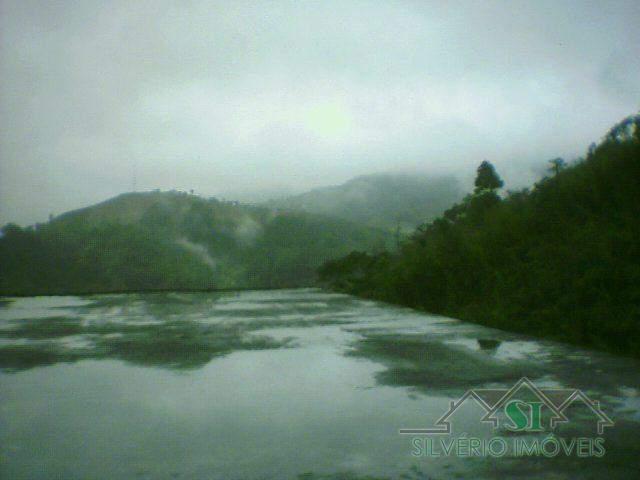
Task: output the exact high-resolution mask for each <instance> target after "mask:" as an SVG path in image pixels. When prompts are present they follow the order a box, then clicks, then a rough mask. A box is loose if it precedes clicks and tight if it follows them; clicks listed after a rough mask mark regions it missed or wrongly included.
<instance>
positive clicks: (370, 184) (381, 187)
mask: <svg viewBox="0 0 640 480" xmlns="http://www.w3.org/2000/svg"><path fill="white" fill-rule="evenodd" d="M462 196H463V194H462V189H461V187H460V185H459V182H458V180H457V179H456V178H455V177H452V176H435V177H430V176H426V175H410V174H390V173H389V174H376V175H364V176H360V177H356V178H354V179H351V180H349V181H348V182H346V183H344V184H342V185H337V186H331V187H322V188H316V189H314V190H311V191H310V192H306V193H302V194H300V195H294V196H290V197H287V198H284V199H279V200H272V201H270V202H267V205H269V206H274V207H277V208H284V209H293V210H303V211H307V212H311V213H320V214H325V215H333V216H337V217H340V218H344V219H347V220H352V221H354V222H361V223H365V224H367V225H371V226H376V227H381V228H386V229H395V228H396V227H398V226H400V228H401V229H403V230H409V231H410V230H413V229H414V228H415V227H416V226H418V225H420V224H422V223H425V222H427V221H430V220H432V219H434V218H435V217H437V216H438V215H440V214H441V213H442V212H444V211H445V210H446V209H447V208H449V207H450V206H451V205H453V204H454V203H455V202H457V201H459V200H460V199H462Z"/></svg>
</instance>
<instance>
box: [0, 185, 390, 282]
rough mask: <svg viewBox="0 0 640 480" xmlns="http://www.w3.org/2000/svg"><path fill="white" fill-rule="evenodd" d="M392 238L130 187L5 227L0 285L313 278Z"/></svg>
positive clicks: (311, 218)
mask: <svg viewBox="0 0 640 480" xmlns="http://www.w3.org/2000/svg"><path fill="white" fill-rule="evenodd" d="M389 241H390V236H389V234H388V233H385V232H383V231H381V230H379V229H375V228H371V227H367V226H362V225H357V224H355V223H353V222H349V221H346V220H341V219H335V218H330V217H326V216H322V215H317V214H311V213H304V212H274V211H272V210H270V209H268V208H266V207H256V206H248V205H241V204H239V203H237V202H221V201H218V200H216V199H215V198H211V199H204V198H201V197H198V196H195V195H189V194H186V193H181V192H175V191H174V192H160V191H154V192H145V193H127V194H123V195H120V196H117V197H115V198H112V199H110V200H107V201H105V202H102V203H99V204H97V205H93V206H90V207H87V208H83V209H80V210H75V211H71V212H67V213H65V214H63V215H60V216H58V217H56V218H54V219H52V220H51V221H50V222H49V223H46V224H39V225H36V226H35V227H27V228H21V227H19V226H17V225H13V224H9V225H5V226H4V227H3V229H2V237H1V238H0V267H1V268H0V293H2V294H47V293H65V292H99V291H123V290H153V289H200V288H203V289H206V288H239V287H246V288H252V287H259V288H265V287H281V286H287V287H294V286H301V285H310V284H312V283H313V282H314V281H315V270H316V267H317V266H318V265H320V264H321V263H322V262H324V261H326V260H328V259H331V258H334V257H337V256H340V255H343V254H345V253H347V252H349V251H350V250H353V249H354V248H355V249H366V250H370V251H371V250H376V249H377V250H380V249H383V248H385V247H386V246H387V245H388V244H389Z"/></svg>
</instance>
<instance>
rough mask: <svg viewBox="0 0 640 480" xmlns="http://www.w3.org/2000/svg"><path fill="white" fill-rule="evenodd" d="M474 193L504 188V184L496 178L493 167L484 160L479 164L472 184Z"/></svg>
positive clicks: (496, 174)
mask: <svg viewBox="0 0 640 480" xmlns="http://www.w3.org/2000/svg"><path fill="white" fill-rule="evenodd" d="M474 185H475V187H476V189H475V191H476V193H479V192H483V191H486V190H489V191H494V190H497V189H499V188H502V187H503V186H504V182H503V181H502V179H501V178H500V177H499V176H498V173H497V172H496V169H495V168H494V166H493V165H492V164H491V163H489V162H487V161H486V160H485V161H484V162H482V163H481V164H480V166H479V167H478V170H477V176H476V181H475V183H474Z"/></svg>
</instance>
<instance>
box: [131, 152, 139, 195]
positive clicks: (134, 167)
mask: <svg viewBox="0 0 640 480" xmlns="http://www.w3.org/2000/svg"><path fill="white" fill-rule="evenodd" d="M136 167H137V162H136V160H135V158H134V159H133V178H132V182H131V183H132V187H133V191H134V192H136V191H137V187H138V185H137V184H138V172H137V168H136Z"/></svg>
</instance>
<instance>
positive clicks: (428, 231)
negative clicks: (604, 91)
mask: <svg viewBox="0 0 640 480" xmlns="http://www.w3.org/2000/svg"><path fill="white" fill-rule="evenodd" d="M639 132H640V116H634V117H630V118H629V119H625V120H624V121H623V122H622V123H620V124H619V125H617V126H616V127H614V128H613V129H612V130H611V132H610V133H609V134H608V135H607V136H606V137H605V139H604V140H603V141H602V142H601V144H600V145H598V146H596V147H591V148H590V150H589V154H588V155H587V157H586V158H585V159H582V160H580V161H579V162H577V163H576V164H575V165H573V166H570V167H567V168H558V169H557V171H556V172H555V175H554V176H553V177H552V178H545V179H543V180H542V181H540V182H539V183H538V184H536V185H535V186H534V187H533V188H532V189H531V190H523V191H520V192H511V193H509V194H508V195H507V197H506V198H504V199H501V198H500V197H499V196H498V195H496V194H495V193H493V191H492V190H493V189H491V188H488V183H485V182H479V183H480V186H484V187H485V188H481V189H480V190H479V191H476V193H475V194H474V195H470V196H468V197H467V198H465V200H464V201H463V202H461V203H460V204H458V205H455V206H454V207H452V208H450V209H449V210H447V211H446V212H445V213H444V215H443V216H442V217H441V218H439V219H437V220H435V221H433V222H432V223H430V224H428V225H424V226H422V227H420V228H419V229H418V230H416V232H415V233H414V234H413V236H412V237H411V239H410V240H409V241H407V242H405V243H404V244H403V246H402V248H401V250H400V252H398V253H396V254H389V253H385V254H380V255H369V254H364V253H352V254H350V255H348V256H346V257H343V258H341V259H337V260H333V261H331V262H328V263H326V264H325V265H324V266H323V267H322V268H321V269H320V270H319V273H320V276H321V279H322V280H323V281H324V282H326V283H327V284H328V285H331V286H333V287H334V288H336V289H339V290H342V291H346V292H349V293H354V294H358V295H362V296H367V297H372V298H378V299H382V300H386V301H390V302H395V303H400V304H404V305H408V306H411V307H415V308H420V309H424V310H428V311H431V312H435V313H441V314H446V315H451V316H457V317H459V318H463V319H466V320H469V321H474V322H478V323H483V324H486V325H490V326H493V327H498V328H503V329H506V330H514V331H519V332H524V333H529V334H534V335H538V336H544V337H552V338H557V339H561V340H564V341H569V342H573V343H578V344H583V345H588V346H593V347H598V348H605V349H612V350H616V351H618V352H624V353H627V354H632V355H635V356H639V355H640V348H638V345H639V344H640V243H638V238H640V221H639V219H640V134H639ZM479 176H480V175H479ZM496 178H499V177H497V174H496ZM492 185H494V186H495V185H497V184H496V183H493V184H492ZM476 186H478V182H477V183H476Z"/></svg>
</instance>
